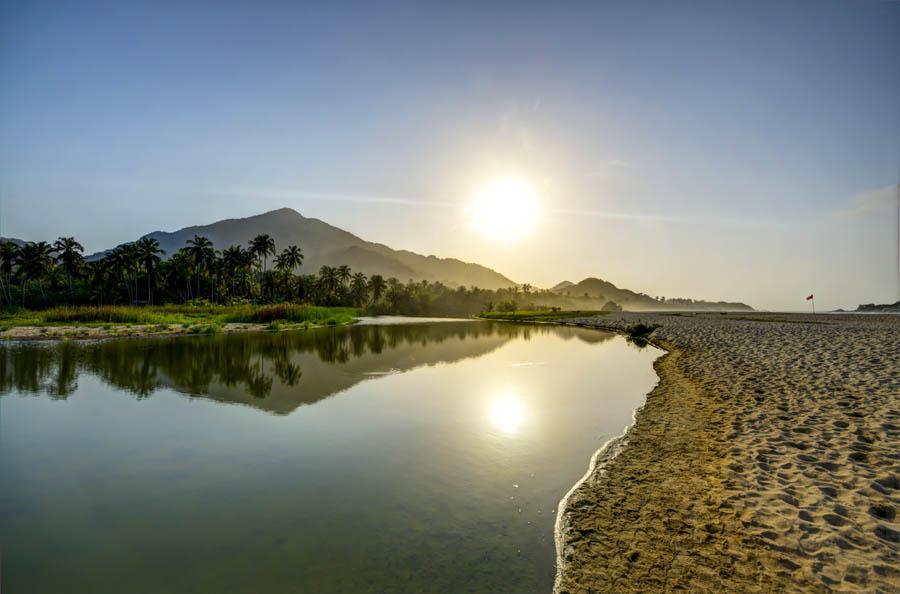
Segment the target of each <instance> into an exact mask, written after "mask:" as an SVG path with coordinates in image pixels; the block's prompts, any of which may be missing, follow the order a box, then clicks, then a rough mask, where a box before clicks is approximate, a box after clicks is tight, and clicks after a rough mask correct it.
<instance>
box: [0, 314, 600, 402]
mask: <svg viewBox="0 0 900 594" xmlns="http://www.w3.org/2000/svg"><path fill="white" fill-rule="evenodd" d="M550 332H558V333H560V334H561V335H563V336H571V337H575V336H579V332H581V333H583V332H586V331H580V330H579V329H575V328H553V327H549V326H546V327H545V326H517V325H513V324H489V323H471V322H459V323H452V322H445V323H441V324H421V325H419V324H413V325H402V326H349V327H340V328H321V329H317V330H309V331H304V332H285V333H278V334H270V333H259V334H245V335H239V334H226V335H219V336H209V337H180V338H165V339H146V340H140V341H128V340H118V341H115V340H114V341H108V342H100V343H90V344H88V343H75V342H64V343H55V344H27V343H24V344H12V345H0V394H3V393H6V392H9V391H12V390H15V391H18V392H22V393H48V394H51V395H54V396H59V397H66V396H68V395H69V394H71V393H72V392H73V391H74V390H75V388H76V387H77V379H78V375H79V374H81V373H91V374H93V375H96V376H98V377H100V378H101V379H102V380H103V381H105V382H106V383H108V384H110V385H112V386H115V387H116V388H119V389H122V390H127V391H129V392H131V393H132V394H135V395H137V396H138V397H146V396H149V395H151V394H152V393H153V392H154V391H155V390H157V389H159V388H162V387H168V388H173V389H175V390H178V391H180V392H184V393H187V394H191V395H194V396H203V397H209V398H214V399H216V400H222V401H229V402H242V403H244V404H250V405H252V406H254V407H257V408H262V409H264V410H270V411H273V412H282V413H283V412H290V411H291V410H294V409H295V408H296V407H297V406H299V405H301V404H304V403H312V402H315V401H317V400H319V399H321V398H325V397H327V396H329V395H331V394H333V393H334V392H336V391H340V390H343V389H346V388H347V387H349V386H352V385H353V384H354V383H356V382H358V381H360V380H361V379H362V377H363V376H364V375H365V374H364V372H365V371H366V370H384V369H390V368H398V369H410V368H413V367H417V366H419V365H422V364H429V361H430V362H431V363H434V362H438V361H455V360H458V359H459V358H462V357H469V356H478V355H480V354H483V353H485V352H488V351H489V350H492V349H493V348H496V347H497V346H499V345H501V344H503V343H504V342H505V341H506V340H509V339H513V338H517V337H522V336H525V335H526V334H528V335H529V336H531V335H537V334H548V333H550ZM601 336H604V335H603V334H602V333H591V339H594V337H601ZM609 336H611V335H609ZM609 336H607V338H606V339H607V340H608V339H609ZM579 337H580V336H579ZM448 341H449V342H450V345H448V348H447V349H443V350H440V349H434V348H430V347H433V346H435V345H437V344H440V343H444V342H448ZM463 342H465V343H466V344H464V345H463V344H462V343H463ZM453 343H458V346H455V345H454V344H453ZM404 346H405V347H407V348H404V349H401V347H404ZM408 347H415V348H412V349H411V348H408ZM310 356H312V359H310ZM303 357H305V358H303ZM366 357H369V358H368V359H366ZM355 361H361V363H359V364H357V365H356V366H355V367H353V366H351V367H346V368H343V369H342V370H341V371H336V370H332V369H324V368H323V367H322V366H323V365H328V364H333V363H337V364H340V365H342V366H344V365H353V364H354V362H355ZM307 365H309V366H311V367H310V369H307ZM316 367H318V369H316ZM310 370H311V371H312V373H304V371H310ZM276 392H277V393H276ZM273 394H274V396H273ZM270 397H272V398H273V400H270ZM262 400H265V402H261V401H262Z"/></svg>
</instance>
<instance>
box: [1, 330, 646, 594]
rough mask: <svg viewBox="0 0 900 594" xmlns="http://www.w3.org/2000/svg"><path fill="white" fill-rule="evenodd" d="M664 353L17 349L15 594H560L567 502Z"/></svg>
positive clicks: (309, 341) (359, 342) (13, 387)
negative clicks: (561, 517) (561, 519)
mask: <svg viewBox="0 0 900 594" xmlns="http://www.w3.org/2000/svg"><path fill="white" fill-rule="evenodd" d="M409 322H412V323H409ZM660 354H661V352H660V351H658V350H657V349H655V348H653V347H644V348H640V347H638V346H635V345H633V344H630V343H628V342H626V340H625V339H624V338H622V337H620V336H617V335H614V334H610V333H605V332H600V331H596V330H590V329H582V328H573V327H559V326H550V325H516V324H505V323H498V322H479V321H443V322H436V321H416V320H396V321H395V323H384V322H380V323H376V324H361V325H354V326H350V327H337V328H321V329H315V330H308V331H297V332H283V333H258V334H233V335H217V336H195V337H171V338H153V339H116V340H108V341H97V342H77V341H68V342H28V343H8V344H6V345H2V346H0V480H2V485H3V487H2V490H0V539H2V540H0V544H2V551H3V573H2V582H3V586H5V587H6V588H7V589H8V590H9V591H10V592H26V591H27V592H59V591H63V590H65V591H78V592H111V591H115V592H135V593H145V592H146V593H149V592H217V593H218V592H235V593H244V592H247V593H249V592H316V593H330V592H335V593H337V592H541V591H545V592H549V591H550V590H551V588H552V584H553V577H554V573H555V558H556V553H555V545H554V540H553V528H554V522H555V517H556V512H557V505H558V503H559V501H560V498H561V497H563V495H565V494H566V492H567V491H568V490H569V489H570V488H571V487H572V485H573V484H575V483H576V482H577V481H578V480H579V479H580V478H581V477H582V476H583V475H584V473H585V471H586V469H587V466H588V463H589V461H590V458H591V456H592V454H593V453H594V452H595V451H596V450H597V449H598V448H599V447H601V446H602V445H603V444H604V443H605V442H606V441H607V440H609V439H610V438H612V437H614V436H616V435H618V434H621V433H622V432H623V430H624V429H625V427H626V426H627V425H628V424H630V423H631V419H632V414H633V411H634V409H635V408H636V407H638V406H640V405H641V404H642V403H643V401H644V396H645V394H647V393H648V392H649V391H650V390H651V389H652V387H653V385H654V384H655V383H656V376H655V374H654V372H653V369H652V363H653V361H654V360H655V358H656V357H658V356H659V355H660Z"/></svg>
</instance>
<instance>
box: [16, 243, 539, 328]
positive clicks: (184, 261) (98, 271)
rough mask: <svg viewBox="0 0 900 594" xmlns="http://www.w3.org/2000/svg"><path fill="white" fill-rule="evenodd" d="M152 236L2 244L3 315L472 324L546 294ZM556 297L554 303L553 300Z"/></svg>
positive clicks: (287, 252)
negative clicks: (233, 307)
mask: <svg viewBox="0 0 900 594" xmlns="http://www.w3.org/2000/svg"><path fill="white" fill-rule="evenodd" d="M165 256H166V253H165V252H164V251H163V250H162V248H161V247H160V245H159V242H158V241H157V240H156V239H153V238H152V237H143V238H141V239H139V240H137V241H134V242H131V243H126V244H123V245H120V246H118V247H116V248H114V249H113V250H110V251H109V252H107V253H105V254H104V255H103V256H101V257H97V258H92V259H90V260H87V259H85V257H84V247H83V246H82V245H81V244H80V243H79V242H78V241H76V240H75V239H74V238H73V237H60V238H59V239H58V240H57V241H55V242H54V243H52V244H50V243H48V242H45V241H38V242H28V243H25V244H24V245H21V246H19V245H17V244H15V243H13V242H10V241H5V242H2V243H0V293H2V300H3V303H4V305H5V306H6V307H7V308H11V307H21V308H31V309H42V308H47V307H53V306H60V305H73V306H74V305H96V306H102V305H121V304H131V305H154V304H171V303H177V304H198V303H211V304H239V303H280V302H295V303H310V304H314V305H324V306H347V307H358V308H365V309H368V310H370V311H372V312H373V313H402V314H408V315H471V314H474V313H478V312H480V311H484V310H492V309H497V310H501V309H504V310H505V309H516V308H518V307H521V301H522V300H523V299H525V300H527V299H530V298H533V297H535V296H539V295H541V294H543V293H546V292H541V291H539V292H536V293H535V292H532V291H533V290H532V288H531V286H530V285H523V286H522V287H521V288H520V287H511V288H509V289H498V290H488V289H480V288H478V287H456V288H451V287H448V286H446V285H444V284H442V283H440V282H428V281H414V280H409V281H407V282H401V281H400V280H398V279H396V278H387V279H386V278H384V277H382V276H381V275H379V274H372V275H371V276H368V277H367V276H366V275H365V274H363V273H362V272H354V271H353V270H351V269H350V267H349V266H346V265H342V266H322V267H321V268H319V270H318V272H317V273H310V274H303V273H301V272H300V271H301V268H302V265H303V260H304V254H303V251H302V250H301V249H300V247H298V246H296V245H290V246H287V247H285V248H283V249H282V250H281V251H277V250H276V245H275V241H274V239H273V238H272V237H271V236H269V235H267V234H261V235H257V236H256V237H254V238H253V239H251V240H250V241H249V242H248V244H247V246H246V247H245V246H241V245H231V246H229V247H227V248H225V249H224V250H221V251H219V250H217V249H216V248H215V246H214V245H213V243H212V241H210V240H209V239H208V238H206V237H203V236H200V235H195V236H194V237H193V238H192V239H190V240H188V241H187V242H186V244H185V246H184V247H182V248H180V249H178V250H177V251H176V252H175V253H173V254H171V257H169V258H167V259H164V257H165ZM546 296H547V297H552V294H549V293H548V294H547V295H546Z"/></svg>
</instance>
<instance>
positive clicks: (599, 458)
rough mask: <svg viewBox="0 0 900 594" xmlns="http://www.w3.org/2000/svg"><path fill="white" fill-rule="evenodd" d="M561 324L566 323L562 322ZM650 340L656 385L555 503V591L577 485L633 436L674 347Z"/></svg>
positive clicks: (559, 582) (600, 468)
mask: <svg viewBox="0 0 900 594" xmlns="http://www.w3.org/2000/svg"><path fill="white" fill-rule="evenodd" d="M562 325H567V324H565V323H562ZM568 325H571V324H568ZM597 329H598V330H601V331H607V332H614V333H616V334H618V335H620V336H624V337H626V338H627V337H628V335H627V334H626V333H625V332H624V331H622V330H621V329H613V328H608V329H607V328H600V327H597ZM647 344H649V345H650V346H653V347H655V348H657V349H660V350H661V351H662V354H661V355H660V356H659V357H657V358H656V359H655V360H654V361H653V371H654V373H656V377H657V382H656V385H654V386H653V389H652V390H650V392H648V393H647V394H646V395H645V398H644V402H643V403H642V404H641V405H640V406H638V407H636V408H635V409H634V410H633V411H632V412H631V423H629V424H628V425H626V426H625V430H624V431H623V432H622V434H621V435H617V436H615V437H613V438H611V439H609V440H607V441H606V443H604V444H603V445H602V446H600V449H598V450H597V451H596V452H594V454H593V455H592V456H591V459H590V462H589V463H588V468H587V470H586V471H585V473H584V475H583V476H582V477H581V478H580V479H578V480H577V481H576V482H575V484H574V485H572V488H571V489H569V490H568V492H566V494H565V495H563V496H562V499H560V500H559V503H558V504H557V506H556V509H557V513H556V520H555V521H554V524H553V540H554V543H555V545H556V576H555V578H554V580H553V592H554V593H555V592H560V591H562V590H561V588H562V579H563V577H562V576H563V574H564V573H565V572H566V569H565V567H566V559H565V554H564V553H565V535H566V534H567V533H568V532H569V531H570V530H571V529H572V528H571V526H570V525H569V522H568V521H567V518H568V517H569V516H568V514H567V513H566V510H567V508H568V506H569V500H570V499H571V498H572V496H573V495H574V494H575V492H576V491H578V489H580V488H581V487H582V485H584V483H586V482H587V481H589V480H590V479H592V478H593V477H596V478H601V477H603V476H604V474H605V473H606V470H607V467H608V466H609V465H610V464H611V463H612V462H613V461H614V460H615V459H616V458H617V457H618V456H619V454H621V453H622V452H623V451H624V450H625V449H626V448H627V447H628V441H629V438H630V436H631V432H632V430H633V429H634V426H635V424H636V423H637V420H638V415H639V414H640V413H641V411H642V410H643V409H644V407H645V406H646V405H647V399H648V398H649V397H650V395H651V394H653V392H654V391H655V390H656V388H657V387H658V386H659V384H660V382H661V381H662V378H661V377H660V375H659V373H660V372H659V370H658V368H657V363H658V362H659V361H661V360H662V359H663V358H665V357H668V356H669V355H670V354H671V351H670V350H669V348H674V347H669V348H667V347H666V346H663V345H660V344H656V343H653V342H651V341H649V340H647Z"/></svg>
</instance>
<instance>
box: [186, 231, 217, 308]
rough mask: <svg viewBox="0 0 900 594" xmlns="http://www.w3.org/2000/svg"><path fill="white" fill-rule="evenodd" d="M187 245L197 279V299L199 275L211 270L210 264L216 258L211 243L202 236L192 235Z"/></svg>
mask: <svg viewBox="0 0 900 594" xmlns="http://www.w3.org/2000/svg"><path fill="white" fill-rule="evenodd" d="M187 244H188V252H189V253H190V255H191V259H192V260H193V263H194V273H195V274H196V277H197V297H200V275H201V273H203V272H204V271H208V270H209V269H210V268H211V265H212V262H213V261H214V260H215V258H216V252H215V250H214V249H213V244H212V242H211V241H210V240H209V239H207V238H205V237H203V236H202V235H194V238H193V239H188V240H187Z"/></svg>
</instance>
